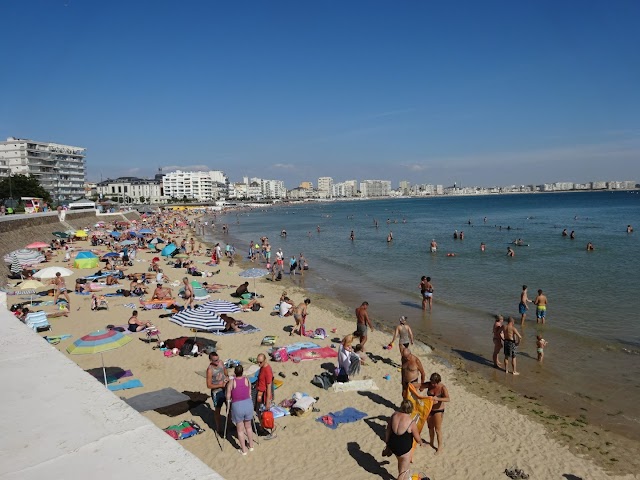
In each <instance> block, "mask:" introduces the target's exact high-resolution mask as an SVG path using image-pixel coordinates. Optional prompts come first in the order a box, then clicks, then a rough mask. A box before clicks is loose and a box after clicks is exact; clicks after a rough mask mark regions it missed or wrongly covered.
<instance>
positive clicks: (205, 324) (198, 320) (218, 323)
mask: <svg viewBox="0 0 640 480" xmlns="http://www.w3.org/2000/svg"><path fill="white" fill-rule="evenodd" d="M169 320H170V321H171V322H173V323H175V324H176V325H180V326H181V327H185V328H193V329H194V330H204V331H207V332H216V331H219V330H224V327H225V322H224V320H222V319H221V318H220V317H219V316H218V315H216V313H215V312H213V311H211V310H207V309H206V308H202V307H200V308H185V309H184V310H182V311H181V312H179V313H176V314H175V315H174V316H173V317H171V318H170V319H169Z"/></svg>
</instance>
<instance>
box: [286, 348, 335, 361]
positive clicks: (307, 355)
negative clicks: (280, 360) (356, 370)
mask: <svg viewBox="0 0 640 480" xmlns="http://www.w3.org/2000/svg"><path fill="white" fill-rule="evenodd" d="M337 356H338V352H336V351H335V350H334V349H333V348H331V347H322V348H305V349H302V350H296V351H295V352H293V353H290V354H289V358H291V359H292V360H294V361H295V360H296V359H300V360H318V359H322V358H336V357H337Z"/></svg>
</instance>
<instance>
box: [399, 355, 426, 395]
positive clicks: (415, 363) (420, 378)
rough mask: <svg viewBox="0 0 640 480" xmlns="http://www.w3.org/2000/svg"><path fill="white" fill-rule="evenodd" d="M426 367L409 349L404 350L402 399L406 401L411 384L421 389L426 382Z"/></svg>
mask: <svg viewBox="0 0 640 480" xmlns="http://www.w3.org/2000/svg"><path fill="white" fill-rule="evenodd" d="M425 378H426V374H425V373H424V367H423V366H422V362H421V361H420V359H419V358H418V357H416V356H415V355H414V354H413V353H411V350H410V349H409V348H405V349H403V350H402V398H404V399H406V398H407V395H408V392H409V384H410V383H411V384H413V385H415V387H416V388H419V387H420V385H422V384H423V383H424V381H425Z"/></svg>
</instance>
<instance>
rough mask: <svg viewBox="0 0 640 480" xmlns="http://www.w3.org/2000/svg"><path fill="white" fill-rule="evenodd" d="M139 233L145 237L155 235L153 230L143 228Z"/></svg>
mask: <svg viewBox="0 0 640 480" xmlns="http://www.w3.org/2000/svg"><path fill="white" fill-rule="evenodd" d="M138 233H142V234H143V235H150V234H152V233H153V230H151V229H150V228H143V229H142V230H140V231H139V232H138Z"/></svg>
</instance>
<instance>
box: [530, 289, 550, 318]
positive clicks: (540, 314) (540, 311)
mask: <svg viewBox="0 0 640 480" xmlns="http://www.w3.org/2000/svg"><path fill="white" fill-rule="evenodd" d="M547 303H548V301H547V296H546V295H545V294H543V293H542V290H538V296H537V297H536V298H535V300H534V301H533V304H534V305H535V306H536V323H542V324H543V325H544V321H545V319H546V318H547Z"/></svg>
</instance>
